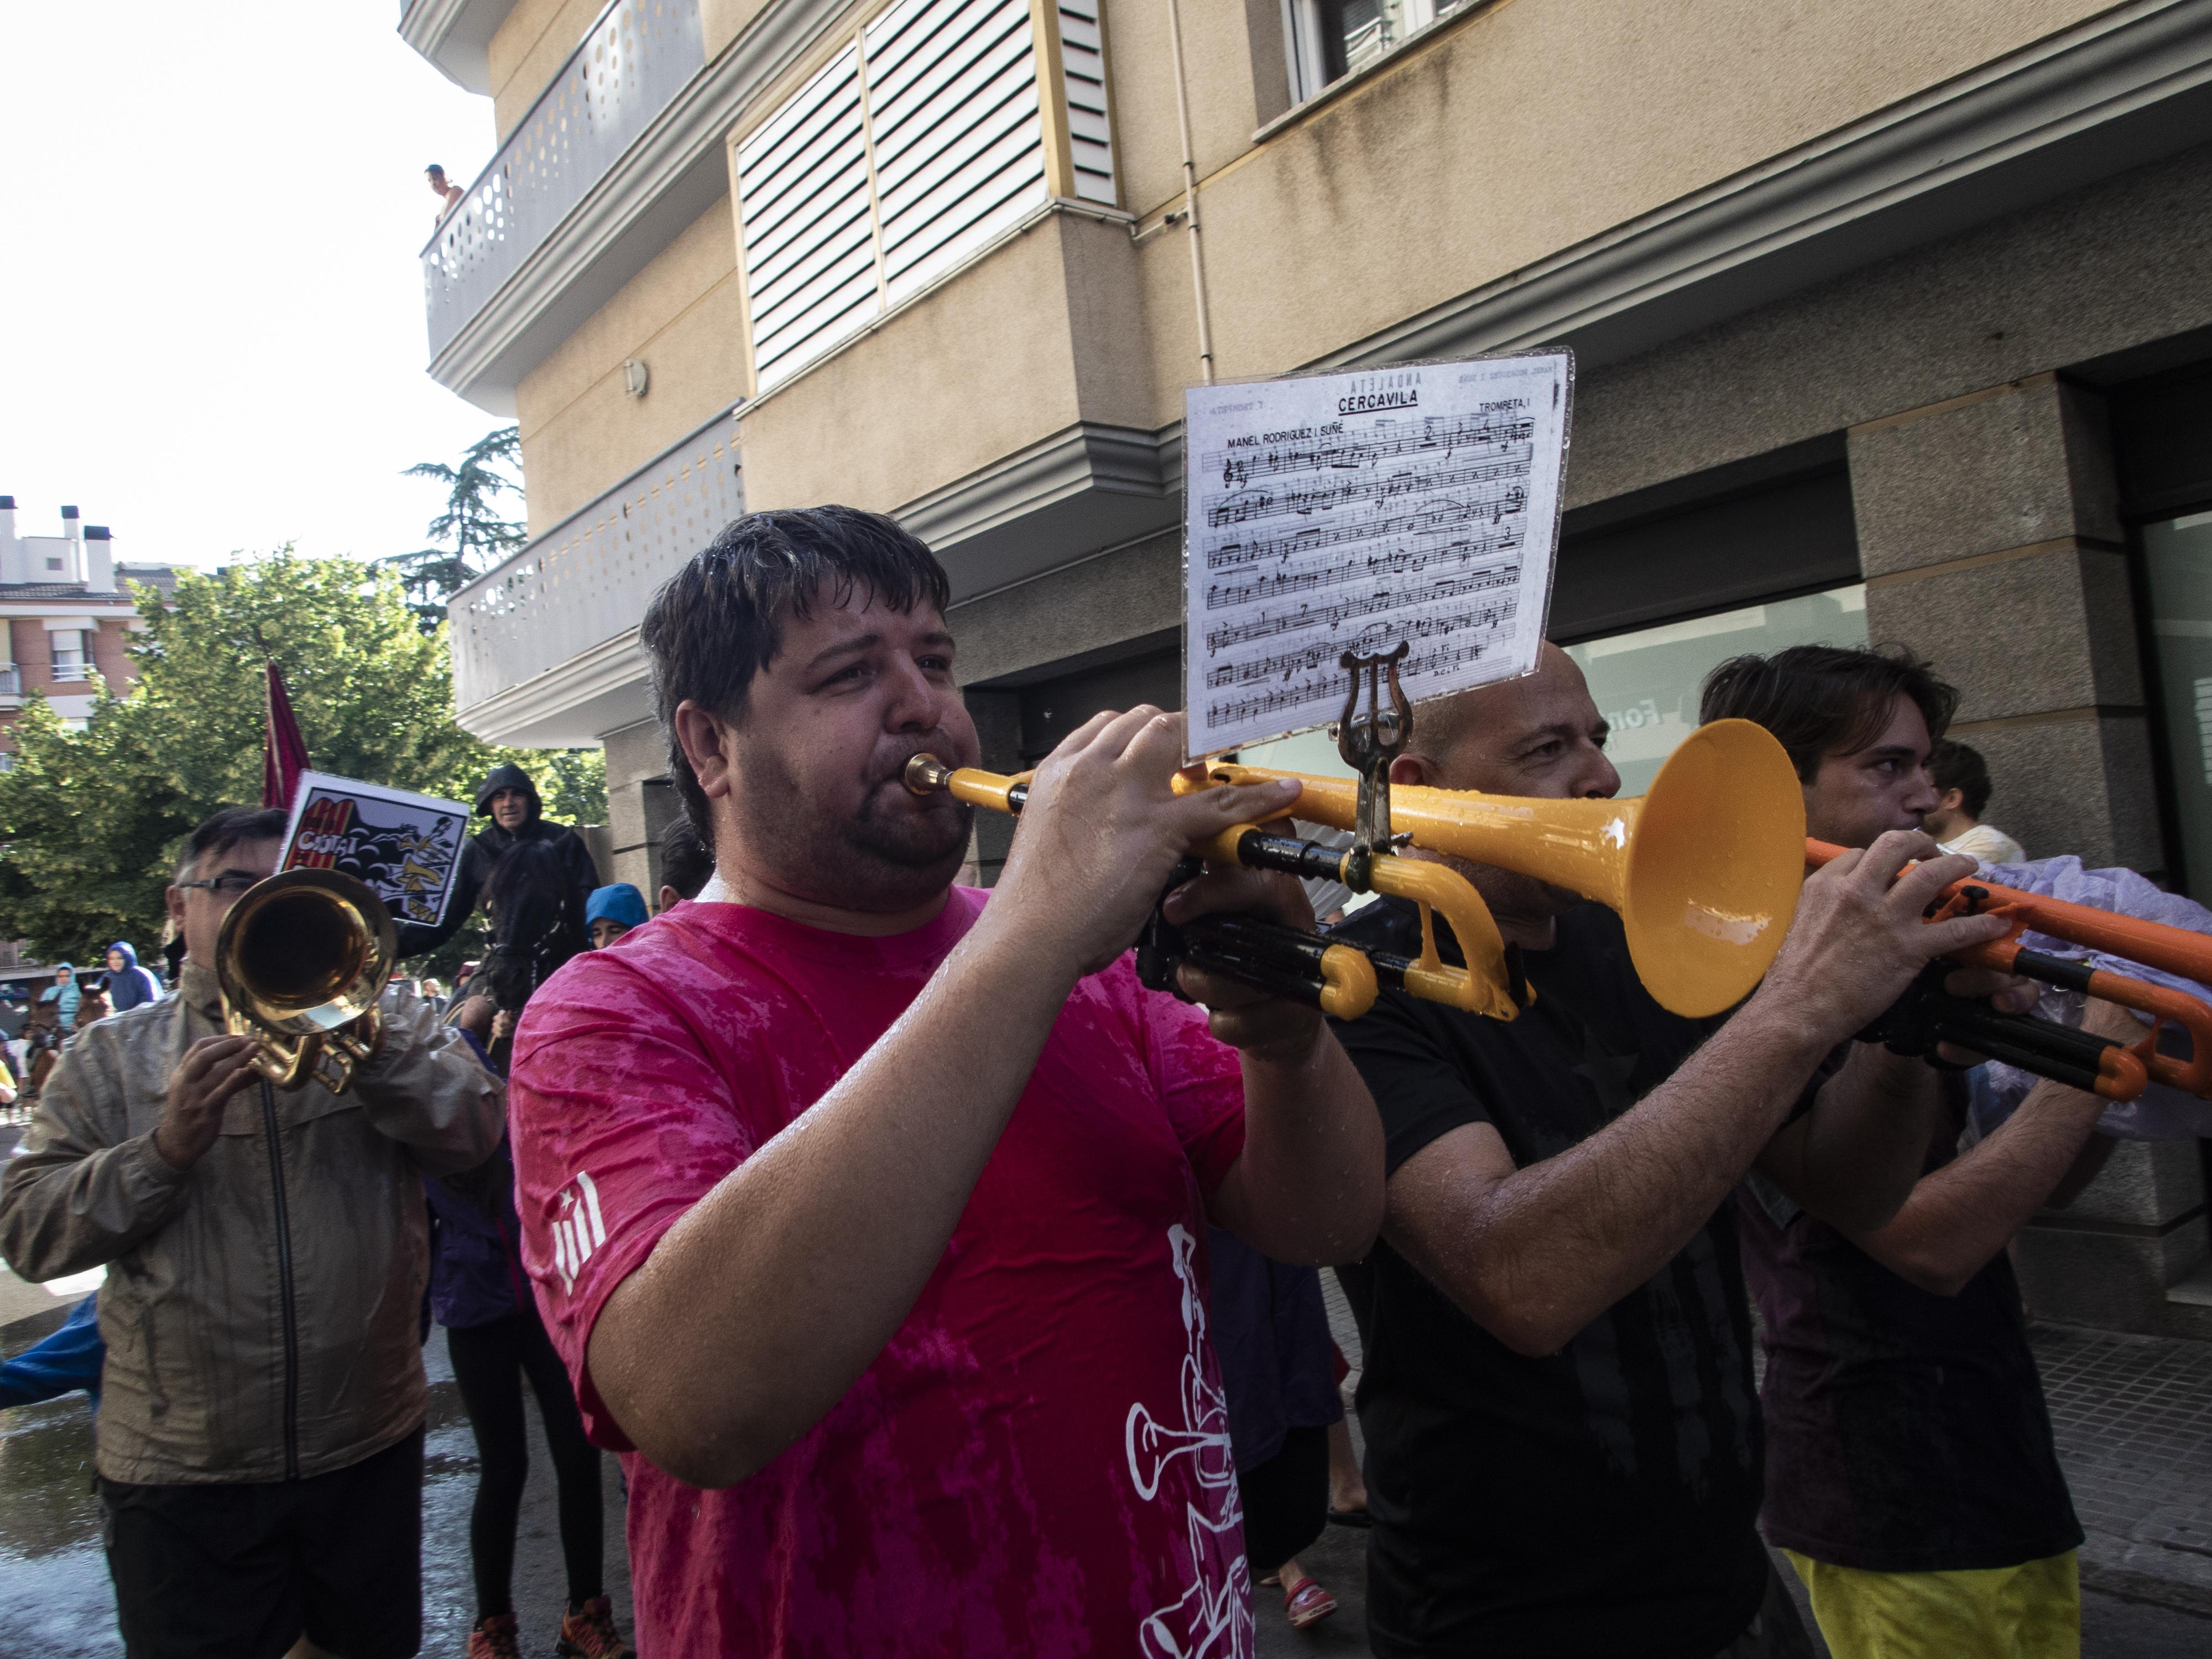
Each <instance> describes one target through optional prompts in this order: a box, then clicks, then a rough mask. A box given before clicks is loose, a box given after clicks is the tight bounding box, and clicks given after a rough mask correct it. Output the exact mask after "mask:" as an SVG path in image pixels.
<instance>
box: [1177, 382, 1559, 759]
mask: <svg viewBox="0 0 2212 1659" xmlns="http://www.w3.org/2000/svg"><path fill="white" fill-rule="evenodd" d="M1567 380H1568V362H1567V359H1566V357H1565V354H1563V353H1553V354H1541V355H1535V356H1527V357H1515V358H1498V359H1484V360H1477V361H1475V362H1466V363H1430V364H1422V365H1419V366H1418V367H1412V368H1401V369H1393V370H1387V371H1376V372H1363V373H1360V374H1343V375H1314V376H1304V377H1297V378H1293V379H1291V380H1279V381H1271V382H1265V383H1260V384H1246V385H1242V386H1213V387H1206V388H1201V389H1200V390H1197V391H1194V392H1192V393H1190V395H1189V406H1188V412H1187V419H1186V424H1185V428H1184V434H1185V438H1186V441H1187V442H1188V445H1189V452H1188V453H1190V454H1191V455H1192V456H1194V458H1195V465H1194V467H1193V469H1192V471H1191V472H1190V474H1189V475H1188V486H1187V488H1188V494H1187V496H1186V500H1185V507H1184V515H1185V525H1184V529H1185V536H1186V549H1187V554H1188V556H1187V559H1186V562H1185V569H1186V573H1187V574H1186V588H1185V593H1184V606H1185V610H1184V617H1185V627H1186V630H1187V632H1186V638H1187V641H1188V643H1187V646H1186V648H1185V651H1184V664H1185V676H1186V683H1185V686H1184V706H1185V707H1186V708H1188V709H1189V710H1190V714H1191V726H1190V744H1191V752H1192V754H1194V755H1198V754H1204V753H1216V752H1218V751H1220V750H1224V749H1227V748H1231V747H1235V746H1237V745H1239V744H1243V743H1247V742H1253V741H1258V740H1261V739H1263V738H1269V737H1273V736H1278V735H1280V734H1282V733H1285V732H1291V731H1295V730H1299V729H1302V728H1303V727H1304V726H1310V725H1314V724H1318V723H1319V722H1321V721H1323V720H1327V719H1328V718H1329V717H1330V716H1331V715H1333V714H1335V713H1336V711H1337V710H1338V709H1340V708H1342V707H1343V700H1344V690H1345V680H1344V675H1343V671H1342V669H1341V667H1340V664H1339V659H1340V657H1341V656H1342V655H1343V653H1344V652H1345V651H1346V649H1348V648H1353V647H1356V648H1358V649H1359V650H1362V651H1376V650H1382V649H1387V648H1388V647H1389V646H1390V645H1392V644H1393V643H1395V642H1397V641H1406V642H1407V643H1409V644H1411V645H1412V647H1413V651H1412V653H1411V654H1410V655H1409V656H1408V658H1407V660H1406V662H1405V663H1404V664H1403V665H1402V666H1401V671H1400V676H1401V680H1402V681H1403V682H1404V683H1405V684H1406V686H1407V691H1408V693H1409V694H1410V695H1411V696H1413V697H1415V698H1416V699H1419V698H1420V697H1423V696H1435V695H1437V693H1438V692H1440V691H1444V690H1454V689H1456V688H1457V687H1458V686H1460V685H1464V684H1479V683H1481V682H1483V681H1486V680H1489V679H1494V678H1500V677H1502V676H1504V675H1506V674H1510V673H1515V672H1520V671H1525V670H1526V669H1527V668H1528V667H1530V666H1532V665H1534V658H1535V649H1536V646H1537V643H1538V640H1537V637H1536V636H1537V633H1538V631H1539V629H1540V628H1541V623H1542V620H1543V616H1544V611H1545V607H1546V605H1547V600H1548V598H1549V592H1550V585H1551V562H1552V556H1553V544H1554V541H1555V539H1556V535H1557V525H1558V510H1559V480H1560V474H1561V471H1562V467H1563V465H1564V461H1565V425H1566V406H1565V405H1566V388H1567Z"/></svg>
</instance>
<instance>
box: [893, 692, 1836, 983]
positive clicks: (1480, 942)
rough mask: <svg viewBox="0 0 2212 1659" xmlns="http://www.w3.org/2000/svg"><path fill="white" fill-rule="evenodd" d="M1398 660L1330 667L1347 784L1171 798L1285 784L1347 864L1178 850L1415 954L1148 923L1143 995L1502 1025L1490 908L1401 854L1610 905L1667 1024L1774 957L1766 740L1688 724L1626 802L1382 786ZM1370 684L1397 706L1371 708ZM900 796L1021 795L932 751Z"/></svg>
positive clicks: (1782, 871)
mask: <svg viewBox="0 0 2212 1659" xmlns="http://www.w3.org/2000/svg"><path fill="white" fill-rule="evenodd" d="M1402 654H1403V652H1402V651H1401V652H1399V653H1395V654H1394V655H1393V656H1392V657H1389V658H1354V657H1352V656H1350V655H1347V656H1346V659H1345V666H1346V668H1349V669H1352V671H1353V675H1354V680H1353V698H1354V701H1348V702H1346V706H1345V719H1344V721H1343V724H1342V727H1341V735H1340V751H1341V752H1342V753H1343V754H1344V756H1345V758H1346V761H1347V762H1349V763H1352V765H1353V766H1354V767H1355V768H1357V769H1358V771H1359V773H1360V776H1359V777H1358V778H1357V779H1348V778H1323V777H1314V776H1310V775H1305V774H1303V773H1296V772H1279V771H1274V770H1271V769H1267V768H1265V767H1256V766H1243V765H1240V764H1238V763H1235V762H1230V761H1224V762H1215V763H1211V764H1209V765H1207V766H1206V767H1204V768H1202V769H1192V770H1188V771H1185V772H1183V773H1181V774H1179V775H1177V777H1176V788H1177V789H1178V790H1179V791H1182V792H1186V793H1188V792H1189V791H1192V790H1197V789H1205V788H1209V787H1218V786H1220V785H1225V784H1241V783H1261V782H1266V781H1269V780H1271V779H1276V778H1285V777H1287V778H1295V779H1296V780H1297V782H1298V784H1299V785H1300V787H1301V788H1302V789H1303V790H1304V793H1303V794H1301V795H1300V796H1299V798H1298V800H1297V805H1295V806H1294V807H1293V808H1292V809H1291V810H1292V811H1294V812H1295V813H1296V814H1297V817H1300V818H1302V819H1305V820H1308V821H1310V822H1312V823H1323V824H1328V825H1330V826H1332V827H1334V828H1336V829H1349V830H1351V831H1352V832H1353V835H1354V837H1355V839H1354V842H1353V844H1352V847H1351V848H1349V849H1339V848H1324V847H1322V846H1320V845H1318V844H1317V843H1316V842H1308V841H1300V840H1298V839H1297V838H1295V837H1293V836H1281V835H1276V834H1273V833H1270V832H1269V831H1267V829H1262V828H1261V827H1260V826H1258V825H1255V824H1237V825H1235V826H1233V827H1232V828H1231V829H1227V830H1225V831H1223V832H1222V833H1221V834H1220V835H1218V836H1215V837H1214V838H1213V839H1212V841H1210V842H1207V843H1206V845H1205V846H1203V847H1200V848H1193V849H1192V853H1193V854H1194V856H1195V857H1198V858H1202V859H1205V860H1209V861H1212V862H1215V863H1238V864H1243V865H1245V866H1249V867H1252V868H1256V869H1268V870H1279V871H1285V872H1289V873H1291V874H1293V875H1298V876H1304V877H1316V876H1322V877H1329V878H1334V879H1337V880H1340V881H1342V882H1344V883H1345V884H1346V885H1348V886H1349V887H1351V888H1352V890H1354V891H1355V892H1369V891H1372V892H1377V893H1383V894H1386V895H1390V896H1396V897H1401V898H1406V899H1410V900H1412V901H1413V903H1414V904H1415V905H1416V906H1417V907H1419V912H1420V918H1421V951H1420V954H1419V956H1418V957H1401V956H1395V955H1392V954H1390V953H1388V952H1384V951H1361V950H1358V949H1356V948H1355V947H1353V946H1351V945H1346V944H1342V943H1340V942H1338V941H1336V940H1334V939H1328V938H1326V937H1323V936H1322V935H1320V934H1314V933H1300V932H1298V931H1297V930H1295V929H1292V928H1286V927H1276V926H1274V925H1273V924H1270V923H1265V922H1260V921H1254V920H1252V919H1250V918H1246V917H1206V918H1204V919H1203V920H1202V921H1199V922H1194V923H1191V924H1188V925H1187V926H1185V927H1182V928H1176V927H1170V926H1168V924H1167V923H1166V922H1165V921H1164V918H1162V917H1160V916H1159V915H1158V914H1157V913H1156V914H1155V916H1154V919H1153V921H1152V924H1151V925H1150V926H1149V927H1147V929H1146V935H1145V938H1144V939H1141V940H1140V941H1139V946H1138V952H1137V956H1138V968H1139V973H1140V975H1144V976H1145V978H1146V983H1147V984H1155V985H1158V986H1159V987H1167V986H1170V985H1172V984H1173V981H1174V967H1175V965H1176V963H1181V962H1186V961H1187V962H1193V963H1197V964H1198V965H1200V966H1201V967H1206V968H1208V969H1215V970H1218V971H1222V972H1226V973H1230V974H1232V975H1237V977H1240V978H1243V979H1244V980H1247V981H1249V982H1252V983H1255V984H1258V985H1261V986H1262V987H1266V988H1269V989H1273V990H1278V991H1280V992H1283V993H1285V994H1292V995H1297V996H1302V997H1304V999H1305V1000H1309V1001H1311V1002H1314V1003H1316V1004H1317V1005H1318V1006H1320V1007H1321V1008H1322V1010H1323V1011H1324V1012H1328V1013H1330V1014H1334V1015H1335V1016H1336V1017H1338V1018H1343V1019H1356V1018H1358V1017H1359V1016H1360V1015H1361V1014H1364V1013H1365V1012H1367V1010H1368V1009H1369V1008H1370V1007H1371V1006H1373V1005H1374V1001H1375V998H1376V994H1377V991H1378V989H1379V988H1380V987H1382V986H1384V985H1389V986H1395V987H1401V988H1403V989H1404V990H1406V991H1407V992H1410V993H1411V994H1413V995H1415V996H1418V997H1421V998H1424V999H1425V1000H1430V1001H1433V1002H1442V1003H1448V1004H1449V1005H1450V1006H1454V1007H1456V1008H1462V1009H1465V1010H1466V1011H1467V1012H1469V1013H1475V1014H1483V1015H1487V1016H1489V1017H1490V1018H1495V1019H1511V1018H1514V1017H1515V1015H1516V1014H1517V1013H1518V1012H1520V1004H1519V1002H1518V1001H1517V1000H1516V988H1517V987H1516V985H1515V983H1514V976H1513V975H1512V973H1511V971H1510V968H1509V967H1508V965H1507V963H1506V959H1505V944H1504V939H1502V938H1501V937H1500V936H1499V934H1498V925H1497V923H1496V921H1494V920H1492V916H1491V915H1490V910H1489V907H1488V906H1487V905H1486V904H1485V903H1484V902H1483V900H1482V896H1481V895H1480V893H1479V892H1477V891H1476V890H1475V888H1474V884H1472V883H1471V882H1469V881H1468V879H1467V878H1466V877H1465V876H1464V875H1462V873H1461V872H1458V871H1457V870H1455V869H1453V868H1452V867H1451V866H1449V864H1448V863H1446V862H1443V861H1440V860H1439V859H1436V858H1431V859H1420V858H1411V857H1407V856H1404V855H1403V852H1402V850H1401V849H1403V848H1407V847H1411V848H1413V849H1415V850H1417V851H1420V852H1426V853H1430V854H1439V855H1441V857H1442V859H1445V860H1449V859H1461V860H1468V861H1469V862H1471V863H1475V864H1483V865H1489V866H1493V867H1496V868H1498V869H1504V870H1512V871H1516V872H1519V873H1521V874H1522V875H1527V876H1533V877H1535V878H1537V879H1538V880H1540V881H1545V882H1548V883H1550V884H1553V885H1554V886H1558V887H1564V888H1566V889H1568V890H1571V891H1572V892H1576V893H1579V894H1581V895H1583V896H1584V897H1586V898H1591V899H1595V900H1596V901H1597V902H1600V903H1601V904H1606V905H1609V906H1611V907H1612V908H1613V909H1615V910H1617V911H1619V912H1620V915H1621V918H1622V921H1623V922H1624V923H1625V924H1626V929H1627V934H1628V948H1629V955H1630V957H1631V959H1632V961H1633V963H1635V967H1636V971H1637V973H1638V975H1639V976H1640V977H1641V978H1642V979H1643V981H1644V986H1645V987H1646V988H1648V989H1649V990H1650V993H1651V994H1652V996H1653V997H1654V998H1656V1000H1658V1002H1659V1004H1660V1006H1662V1007H1664V1008H1666V1009H1668V1010H1669V1011H1670V1012H1674V1013H1677V1014H1681V1015H1684V1016H1686V1017H1688V1018H1705V1017H1707V1016H1710V1015H1712V1014H1717V1013H1721V1012H1724V1011H1725V1010H1727V1009H1729V1008H1732V1007H1734V1006H1735V1005H1736V1004H1737V1003H1738V1002H1741V1000H1743V999H1744V998H1745V997H1747V996H1748V995H1750V994H1751V992H1752V988H1753V987H1754V986H1756V985H1757V984H1758V983H1759V980H1760V978H1761V977H1762V976H1763V975H1765V972H1766V969H1767V968H1768V966H1769V965H1770V964H1771V963H1772V962H1773V960H1774V957H1775V953H1776V952H1777V951H1779V950H1780V949H1781V948H1782V939H1783V935H1784V933H1787V932H1788V931H1789V927H1790V918H1791V916H1792V915H1795V914H1796V908H1797V892H1798V889H1799V887H1800V885H1801V884H1802V881H1803V878H1804V856H1805V805H1804V797H1803V794H1802V792H1801V790H1800V788H1799V786H1798V781H1797V775H1796V772H1795V771H1794V770H1793V769H1791V767H1790V757H1789V756H1788V755H1787V754H1786V753H1784V750H1783V748H1782V745H1781V744H1779V743H1778V742H1776V741H1775V739H1774V738H1773V737H1772V736H1771V735H1770V734H1769V733H1768V732H1766V731H1765V729H1764V728H1762V727H1760V726H1754V725H1753V724H1752V723H1751V722H1750V721H1748V720H1716V721H1714V722H1713V723H1712V724H1711V725H1710V726H1701V727H1699V729H1698V730H1697V731H1696V732H1692V733H1691V735H1690V736H1689V738H1687V739H1686V740H1685V741H1684V742H1683V744H1682V745H1681V746H1680V748H1679V749H1677V750H1675V751H1674V754H1673V755H1672V756H1670V757H1668V761H1667V763H1666V764H1665V765H1664V766H1662V768H1661V769H1660V771H1659V775H1658V777H1657V778H1656V780H1655V781H1653V783H1652V786H1651V790H1650V793H1649V794H1646V795H1644V796H1642V797H1640V798H1638V799H1632V800H1601V799H1585V800H1548V799H1534V798H1522V797H1519V796H1510V795H1486V794H1480V793H1474V792H1473V791H1468V790H1458V789H1434V788H1426V787H1418V786H1405V785H1400V786H1397V787H1393V786H1392V785H1391V784H1390V782H1389V762H1390V760H1391V758H1392V757H1395V755H1397V754H1399V753H1401V752H1402V751H1403V750H1404V748H1405V744H1406V739H1407V737H1408V736H1409V735H1410V733H1411V732H1412V729H1413V711H1412V708H1410V706H1409V705H1408V704H1407V702H1406V700H1405V698H1404V696H1403V694H1402V693H1401V691H1400V690H1399V689H1398V685H1397V673H1396V666H1395V664H1396V659H1397V657H1398V656H1401V655H1402ZM1384 669H1388V670H1389V675H1390V694H1391V697H1392V700H1393V702H1394V703H1395V710H1394V709H1391V708H1382V707H1380V706H1379V696H1380V694H1379V680H1380V676H1381V672H1382V671H1383V670H1384ZM1362 671H1364V672H1365V673H1366V674H1367V677H1368V678H1367V682H1366V683H1367V686H1368V693H1369V708H1368V712H1367V713H1366V714H1364V715H1362V714H1358V711H1357V709H1356V707H1355V702H1356V698H1357V696H1358V684H1359V680H1358V676H1359V674H1360V673H1361V672H1362ZM906 784H907V787H908V788H910V789H912V790H914V791H915V793H917V794H922V793H932V792H933V791H937V790H944V791H946V792H948V793H951V794H952V795H954V796H955V797H956V798H957V799H961V800H964V801H966V802H968V803H969V805H975V806H982V807H988V808H990V809H992V810H994V811H1001V812H1010V813H1016V814H1018V813H1019V812H1020V811H1021V810H1022V808H1023V806H1024V805H1025V804H1026V803H1027V800H1028V797H1029V781H1028V777H1027V775H1018V776H1006V775H1001V774H998V773H992V772H983V771H980V770H978V769H975V768H973V767H960V768H954V767H950V766H947V765H945V763H943V762H942V761H940V760H939V759H938V758H937V757H935V756H933V755H916V756H915V757H913V758H912V759H911V760H909V761H908V763H907V769H906ZM1439 912H1440V913H1442V915H1443V918H1444V920H1445V921H1446V922H1447V923H1448V924H1449V927H1450V928H1451V932H1452V935H1453V937H1454V938H1455V939H1456V941H1457V942H1458V945H1459V949H1460V952H1461V955H1462V960H1463V962H1464V964H1465V965H1464V966H1459V965H1455V964H1452V963H1447V962H1446V961H1445V960H1444V959H1443V955H1442V952H1441V951H1439V949H1438V947H1437V934H1436V916H1437V914H1438V913H1439Z"/></svg>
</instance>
